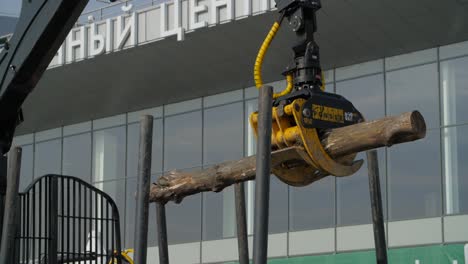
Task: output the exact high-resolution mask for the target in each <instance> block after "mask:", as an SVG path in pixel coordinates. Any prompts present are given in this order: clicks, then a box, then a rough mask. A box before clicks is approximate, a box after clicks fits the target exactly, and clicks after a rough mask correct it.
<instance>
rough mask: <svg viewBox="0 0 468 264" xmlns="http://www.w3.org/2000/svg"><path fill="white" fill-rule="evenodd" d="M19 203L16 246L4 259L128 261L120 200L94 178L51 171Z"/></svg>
mask: <svg viewBox="0 0 468 264" xmlns="http://www.w3.org/2000/svg"><path fill="white" fill-rule="evenodd" d="M17 205H18V206H17V209H16V210H13V211H16V212H17V213H16V219H15V220H16V223H17V224H14V225H10V226H9V228H10V229H11V230H10V231H9V232H13V233H14V234H15V236H14V239H13V243H11V244H10V247H13V250H12V251H11V252H10V254H7V255H5V258H7V259H4V261H5V262H1V263H2V264H3V263H14V264H20V263H21V264H23V263H31V261H32V262H33V263H47V264H59V263H60V264H61V263H73V262H80V263H88V262H89V263H93V264H94V263H95V264H98V263H99V264H107V263H109V262H110V261H113V262H112V263H116V264H120V263H122V257H121V255H120V252H121V250H122V248H121V234H120V217H119V211H118V208H117V205H116V204H115V202H114V201H113V199H112V198H111V197H110V196H109V195H107V194H106V193H104V192H103V191H101V190H99V189H97V188H96V187H94V186H92V185H90V184H89V183H86V182H84V181H83V180H81V179H78V178H75V177H71V176H63V175H52V174H50V175H45V176H43V177H40V178H38V179H36V180H35V181H33V183H31V184H30V185H29V186H28V187H27V188H26V190H25V191H24V192H22V193H19V194H18V203H17ZM7 209H11V208H8V207H7ZM2 244H3V243H2Z"/></svg>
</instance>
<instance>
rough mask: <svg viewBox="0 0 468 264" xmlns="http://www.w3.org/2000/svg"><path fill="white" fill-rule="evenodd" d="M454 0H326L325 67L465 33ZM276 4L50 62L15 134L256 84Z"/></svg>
mask: <svg viewBox="0 0 468 264" xmlns="http://www.w3.org/2000/svg"><path fill="white" fill-rule="evenodd" d="M466 14H468V7H467V5H464V4H462V3H461V2H459V1H457V0H445V1H443V3H442V2H440V1H436V0H413V1H406V0H395V1H390V2H388V1H375V0H359V1H342V0H327V1H324V3H323V8H322V10H321V11H320V12H319V15H318V22H319V33H318V34H317V41H318V43H319V45H320V47H321V57H322V63H323V66H324V68H325V69H328V68H332V67H341V66H346V65H351V64H355V63H359V62H364V61H369V60H373V59H378V58H382V57H388V56H393V55H398V54H403V53H407V52H412V51H416V50H421V49H426V48H432V47H436V46H441V45H446V44H450V43H455V42H460V41H465V40H468V16H467V15H466ZM276 16H277V14H276V13H275V12H267V13H265V14H261V15H257V16H253V17H248V18H245V19H241V20H236V21H234V22H231V23H226V24H222V25H218V26H215V27H210V28H205V29H200V30H197V31H196V32H193V33H190V34H187V36H186V39H185V41H182V42H177V41H176V40H175V38H166V39H164V40H161V41H157V42H152V43H148V44H145V45H141V46H137V47H135V48H129V49H125V50H122V51H119V52H114V53H109V54H106V55H101V56H97V57H95V58H93V59H87V60H83V61H80V62H76V63H72V64H68V65H64V66H61V67H57V68H52V69H49V70H47V71H46V73H45V74H44V76H43V78H42V80H41V81H40V83H39V85H38V86H37V88H36V89H35V90H34V91H33V93H32V94H31V95H30V97H29V98H28V99H27V101H26V103H25V105H24V113H25V119H26V121H25V122H24V123H23V124H22V125H20V126H19V128H18V133H17V134H25V133H30V132H33V131H40V130H44V129H49V128H54V127H59V126H63V125H69V124H74V123H78V122H83V121H88V120H91V119H96V118H101V117H106V116H111V115H115V114H119V113H125V112H129V111H136V110H141V109H144V108H148V107H154V106H159V105H162V104H168V103H173V102H178V101H183V100H187V99H192V98H196V97H200V96H206V95H212V94H216V93H221V92H226V91H230V90H235V89H240V88H245V87H251V86H252V85H253V80H252V67H253V62H254V59H255V55H256V53H257V50H258V47H259V45H260V44H261V42H262V41H263V38H264V37H265V35H266V33H267V31H268V29H269V28H270V25H271V24H272V22H273V21H274V19H275V18H276ZM292 39H293V38H292V33H291V32H289V30H287V27H283V28H282V29H281V30H280V32H279V34H278V36H277V38H276V39H275V41H274V42H273V44H272V46H271V48H270V50H269V52H268V54H267V56H266V60H265V64H264V79H265V80H266V81H276V80H279V79H281V78H283V77H282V76H281V72H282V71H283V70H284V69H285V66H286V65H287V64H288V63H289V60H290V59H291V56H292V51H291V50H290V48H289V47H290V46H291V43H290V41H291V40H292Z"/></svg>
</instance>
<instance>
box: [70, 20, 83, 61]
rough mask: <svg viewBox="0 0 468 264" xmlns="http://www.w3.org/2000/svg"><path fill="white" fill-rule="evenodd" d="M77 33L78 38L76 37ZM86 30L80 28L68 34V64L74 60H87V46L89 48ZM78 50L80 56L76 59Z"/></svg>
mask: <svg viewBox="0 0 468 264" xmlns="http://www.w3.org/2000/svg"><path fill="white" fill-rule="evenodd" d="M75 33H76V37H75ZM86 36H87V34H86V28H85V27H79V28H78V29H73V30H72V31H70V34H68V38H67V42H66V43H67V51H66V52H67V62H73V61H74V60H79V59H84V58H86V46H87V44H88V43H87V41H86V40H87V38H86ZM76 49H78V50H79V53H78V56H76V57H75V50H76Z"/></svg>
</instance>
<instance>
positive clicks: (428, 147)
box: [388, 129, 442, 221]
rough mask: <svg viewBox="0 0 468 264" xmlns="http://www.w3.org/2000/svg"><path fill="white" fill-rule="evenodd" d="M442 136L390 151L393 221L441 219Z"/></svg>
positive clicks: (434, 135)
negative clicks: (438, 217) (439, 217)
mask: <svg viewBox="0 0 468 264" xmlns="http://www.w3.org/2000/svg"><path fill="white" fill-rule="evenodd" d="M440 158H441V157H440V132H439V130H438V129H437V130H432V131H428V132H427V135H426V138H424V139H422V140H418V141H415V142H411V143H405V144H401V145H396V146H393V147H391V148H389V149H388V197H389V216H390V220H391V221H396V220H406V219H417V218H424V217H435V216H440V215H441V211H442V210H441V199H440V197H441V168H440Z"/></svg>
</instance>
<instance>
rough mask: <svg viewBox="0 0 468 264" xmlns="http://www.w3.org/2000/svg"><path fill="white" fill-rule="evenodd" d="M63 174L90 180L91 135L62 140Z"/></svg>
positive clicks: (86, 134)
mask: <svg viewBox="0 0 468 264" xmlns="http://www.w3.org/2000/svg"><path fill="white" fill-rule="evenodd" d="M63 174H65V175H70V176H75V177H78V178H80V179H82V180H84V181H86V182H90V180H91V133H85V134H80V135H76V136H71V137H65V138H64V139H63Z"/></svg>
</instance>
